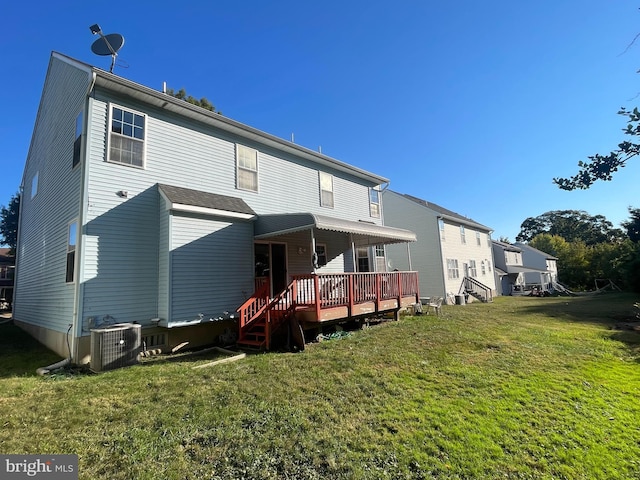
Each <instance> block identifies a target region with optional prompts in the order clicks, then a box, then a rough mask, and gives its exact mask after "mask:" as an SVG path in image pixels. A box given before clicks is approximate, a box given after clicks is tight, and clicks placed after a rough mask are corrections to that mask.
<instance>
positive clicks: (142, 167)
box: [106, 103, 149, 170]
mask: <svg viewBox="0 0 640 480" xmlns="http://www.w3.org/2000/svg"><path fill="white" fill-rule="evenodd" d="M108 107H109V114H108V115H107V117H108V118H107V151H106V159H107V163H112V164H114V165H122V166H125V167H131V168H137V169H139V170H145V169H146V167H147V130H148V129H149V117H148V116H147V114H146V113H142V112H139V111H137V110H134V109H132V108H129V107H123V106H122V105H118V104H116V103H109V104H108ZM114 108H119V109H120V110H123V111H127V112H131V113H133V114H135V115H140V116H141V117H144V138H143V139H142V165H131V164H130V163H122V162H116V161H115V160H111V158H110V155H111V135H112V134H113V135H118V136H121V137H124V138H131V137H128V136H127V135H120V134H118V133H115V132H112V131H111V123H112V120H113V109H114ZM135 140H140V139H139V138H136V139H135Z"/></svg>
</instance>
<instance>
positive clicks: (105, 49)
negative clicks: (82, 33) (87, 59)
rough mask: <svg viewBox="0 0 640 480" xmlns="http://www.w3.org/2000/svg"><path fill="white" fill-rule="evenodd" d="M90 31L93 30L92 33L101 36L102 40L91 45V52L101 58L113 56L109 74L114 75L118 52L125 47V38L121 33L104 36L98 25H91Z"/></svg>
mask: <svg viewBox="0 0 640 480" xmlns="http://www.w3.org/2000/svg"><path fill="white" fill-rule="evenodd" d="M89 30H91V33H93V34H94V35H100V38H99V39H97V40H96V41H95V42H93V45H91V51H92V52H93V53H95V54H96V55H100V56H106V55H111V68H110V69H109V72H111V73H113V67H114V65H115V64H116V57H117V56H118V51H119V50H120V49H121V48H122V46H123V45H124V37H123V36H122V35H120V34H119V33H110V34H109V35H104V34H103V33H102V29H101V28H100V25H98V24H97V23H96V24H95V25H91V26H90V27H89Z"/></svg>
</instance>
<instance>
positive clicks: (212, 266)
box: [14, 52, 417, 363]
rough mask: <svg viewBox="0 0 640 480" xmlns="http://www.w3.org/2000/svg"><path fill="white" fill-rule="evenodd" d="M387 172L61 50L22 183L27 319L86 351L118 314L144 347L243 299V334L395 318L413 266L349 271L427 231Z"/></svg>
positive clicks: (186, 338) (79, 356) (199, 339)
mask: <svg viewBox="0 0 640 480" xmlns="http://www.w3.org/2000/svg"><path fill="white" fill-rule="evenodd" d="M387 183H388V180H387V179H386V178H383V177H380V176H378V175H375V174H372V173H369V172H367V171H364V170H361V169H359V168H356V167H353V166H351V165H348V164H346V163H343V162H340V161H338V160H335V159H333V158H330V157H328V156H326V155H323V154H321V153H318V152H315V151H312V150H309V149H306V148H304V147H301V146H299V145H296V144H294V143H291V142H289V141H286V140H283V139H280V138H277V137H275V136H273V135H269V134H267V133H264V132H261V131H259V130H257V129H254V128H252V127H249V126H247V125H243V124H241V123H239V122H236V121H233V120H231V119H229V118H227V117H224V116H222V115H219V114H216V113H213V112H210V111H208V110H205V109H202V108H200V107H198V106H195V105H191V104H189V103H187V102H185V101H183V100H179V99H176V98H174V97H172V96H170V95H167V94H164V93H163V92H160V91H156V90H153V89H151V88H148V87H145V86H142V85H139V84H136V83H134V82H132V81H129V80H127V79H124V78H121V77H119V76H117V75H114V74H111V73H108V72H106V71H103V70H101V69H98V68H95V67H92V66H90V65H87V64H85V63H82V62H79V61H77V60H74V59H72V58H69V57H67V56H65V55H62V54H59V53H55V52H54V53H52V55H51V59H50V62H49V67H48V71H47V75H46V79H45V82H44V88H43V93H42V98H41V101H40V106H39V109H38V114H37V117H36V121H35V126H34V131H33V136H32V139H31V144H30V148H29V152H28V157H27V161H26V165H25V170H24V175H23V180H22V195H23V196H22V204H21V208H20V223H19V235H18V250H17V265H18V269H17V272H16V295H15V301H14V319H15V322H16V324H18V325H20V326H21V327H22V328H24V329H25V330H27V331H28V332H30V333H31V334H32V335H33V336H35V337H36V338H38V339H39V340H40V341H41V342H42V343H44V344H45V345H47V346H48V347H49V348H51V349H53V350H54V351H56V352H58V353H59V354H60V355H63V356H69V355H70V356H71V357H72V360H73V361H74V362H76V363H86V362H87V361H88V359H89V357H88V355H89V351H90V331H91V329H92V328H94V327H104V326H108V325H110V324H113V323H120V322H135V323H138V324H140V325H142V328H143V330H142V335H143V338H144V339H145V343H146V345H147V347H153V348H162V349H169V348H173V347H175V346H179V345H189V346H195V345H199V344H206V343H212V342H213V341H214V340H215V339H217V338H218V336H219V335H221V334H222V333H226V334H229V330H227V329H229V328H231V327H233V326H234V324H233V323H232V322H233V321H230V320H229V319H233V318H234V317H236V318H237V316H238V314H237V313H236V311H237V310H238V308H239V307H240V306H241V305H242V308H240V309H239V311H240V316H241V319H240V320H239V321H240V332H239V334H240V339H241V340H242V339H243V338H244V339H246V338H247V335H248V334H249V333H251V334H252V335H253V336H252V339H250V341H252V342H253V344H255V345H258V346H264V345H265V344H266V345H267V347H268V345H269V343H268V342H269V339H270V336H271V334H272V332H273V329H275V328H276V327H277V326H278V325H279V324H282V323H283V322H284V321H285V320H287V319H289V317H291V316H292V315H293V314H294V313H296V312H297V310H296V309H300V310H306V311H307V316H306V317H305V318H304V319H303V320H301V321H309V322H314V321H315V322H316V324H318V323H319V322H322V321H328V320H333V321H335V320H339V319H341V318H345V317H349V316H356V315H364V314H366V313H379V312H382V311H393V312H395V313H396V314H397V311H398V309H399V308H401V307H402V306H405V305H407V304H408V303H409V302H415V301H417V276H416V275H415V274H410V273H407V274H405V272H399V273H398V272H394V273H375V274H364V273H362V274H356V273H353V274H351V275H350V274H345V273H344V272H380V271H381V270H384V266H385V264H386V261H385V259H384V258H378V257H380V256H382V255H383V254H384V248H383V246H384V245H385V244H390V243H395V242H400V243H402V242H410V241H414V240H415V234H414V233H413V232H410V231H407V230H404V229H396V228H389V227H385V226H383V222H382V214H381V205H380V188H381V186H383V185H385V184H387ZM356 275H360V276H358V277H356ZM365 275H369V276H366V277H365ZM363 278H366V280H367V282H368V283H367V284H366V285H364V284H363V283H362V282H364V280H362V279H363ZM358 282H360V283H358ZM388 285H391V286H392V288H387V286H388ZM382 286H384V288H383V287H382ZM374 289H375V290H374ZM302 295H306V296H305V297H304V298H301V296H302ZM357 295H360V296H359V297H357ZM412 297H413V298H412ZM272 298H276V299H277V301H272V300H271V299H272ZM243 302H245V303H244V304H243ZM285 304H287V305H288V307H287V310H286V311H284V310H279V311H278V312H275V310H277V309H278V308H281V307H282V305H285ZM271 310H274V312H273V313H272V314H271V313H268V312H271ZM265 312H267V313H265ZM274 319H278V322H275V321H274ZM260 322H262V325H260ZM266 322H274V323H273V324H272V323H269V325H266ZM276 323H277V324H276ZM306 326H307V327H308V325H306ZM252 329H253V330H252ZM261 329H262V333H260V332H259V330H261ZM265 331H266V333H265Z"/></svg>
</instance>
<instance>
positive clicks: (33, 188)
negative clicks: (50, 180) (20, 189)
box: [31, 172, 40, 198]
mask: <svg viewBox="0 0 640 480" xmlns="http://www.w3.org/2000/svg"><path fill="white" fill-rule="evenodd" d="M39 176H40V172H36V174H35V175H34V176H33V178H32V179H31V198H33V197H35V196H36V195H37V194H38V177H39Z"/></svg>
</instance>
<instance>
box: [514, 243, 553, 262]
mask: <svg viewBox="0 0 640 480" xmlns="http://www.w3.org/2000/svg"><path fill="white" fill-rule="evenodd" d="M515 244H516V245H517V246H518V247H520V248H522V249H526V250H529V251H531V252H533V253H537V254H538V255H541V256H543V257H545V258H546V259H547V260H558V257H554V256H553V255H549V254H548V253H546V252H543V251H542V250H538V249H537V248H533V247H532V246H530V245H527V244H526V243H522V242H516V243H515Z"/></svg>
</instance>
